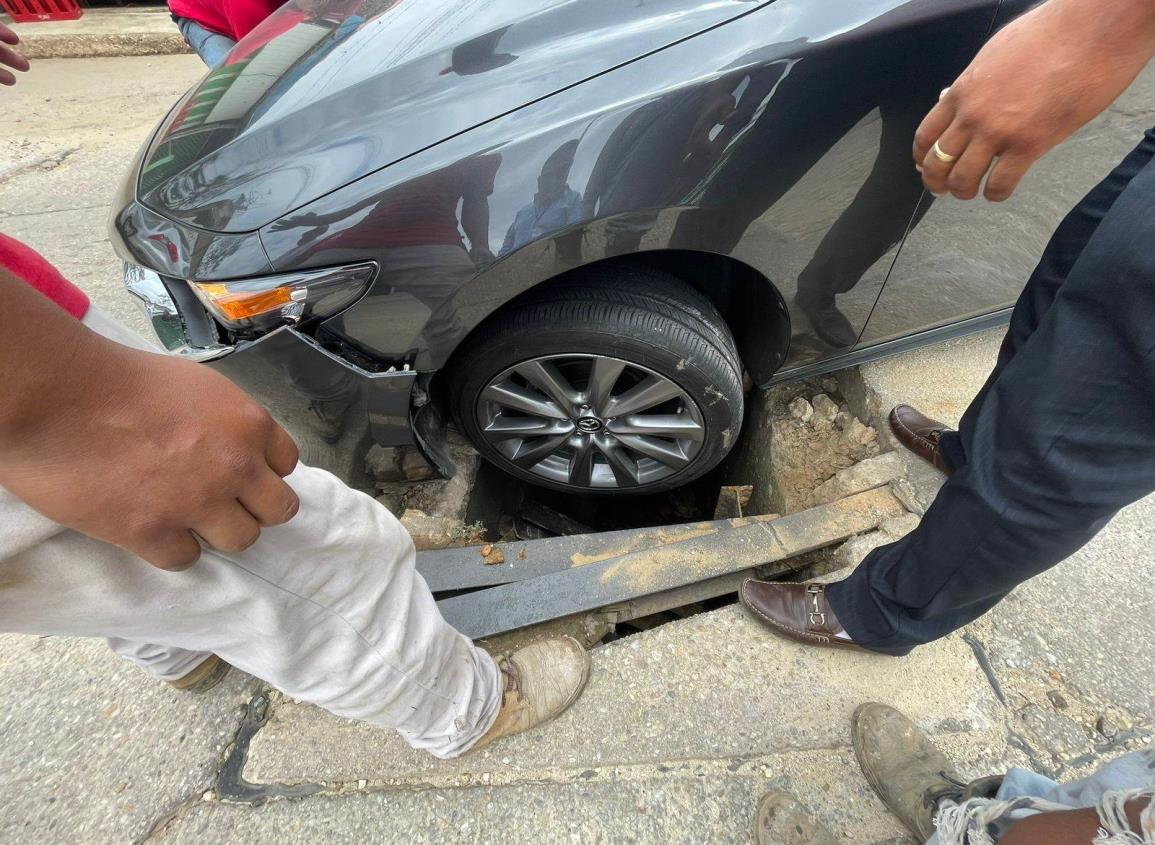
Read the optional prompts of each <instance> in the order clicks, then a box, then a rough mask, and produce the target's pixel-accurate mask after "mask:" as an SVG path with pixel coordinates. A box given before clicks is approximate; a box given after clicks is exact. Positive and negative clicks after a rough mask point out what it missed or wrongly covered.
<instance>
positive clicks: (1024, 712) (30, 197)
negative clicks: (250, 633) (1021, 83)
mask: <svg viewBox="0 0 1155 845" xmlns="http://www.w3.org/2000/svg"><path fill="white" fill-rule="evenodd" d="M201 73H203V68H202V67H201V66H200V64H199V62H198V61H197V60H196V58H195V57H191V56H166V57H144V58H123V59H92V60H63V61H43V62H39V63H37V64H36V65H35V67H34V70H33V72H32V73H31V74H29V75H28V76H27V77H24V78H22V79H21V81H20V85H19V86H18V87H17V88H16V89H15V90H14V91H13V92H6V93H5V94H4V95H3V96H4V97H5V98H6V101H7V102H9V103H12V104H13V106H14V107H12V108H9V109H7V110H5V111H3V112H0V132H2V133H3V137H4V138H5V139H6V141H7V142H8V143H6V145H5V157H4V160H3V161H2V162H0V230H3V231H5V232H6V233H8V234H11V235H13V236H15V237H18V238H21V239H23V240H26V241H28V242H29V243H31V244H32V245H33V246H35V247H37V248H38V249H40V250H42V251H43V252H45V253H46V254H47V255H48V256H50V257H51V258H52V259H53V260H54V261H56V262H57V263H58V264H59V265H60V266H61V267H62V269H63V270H64V271H65V272H66V273H67V274H69V275H70V276H71V277H72V278H74V279H75V280H76V281H77V282H78V283H79V284H80V285H81V286H82V287H84V288H85V289H86V290H87V291H88V292H89V293H90V294H91V296H92V297H93V299H94V300H95V301H96V302H98V303H99V304H100V305H102V306H103V307H105V308H107V309H108V310H110V311H112V312H113V313H114V314H116V315H117V316H119V317H121V318H122V319H125V320H126V321H128V322H129V323H130V324H131V325H134V326H136V327H137V328H139V329H143V321H142V320H141V319H140V317H139V316H138V315H137V313H136V311H135V309H134V308H133V306H132V305H131V304H130V303H129V302H128V299H127V297H126V296H125V295H124V294H123V293H122V292H121V289H120V279H119V262H118V261H117V260H116V258H115V257H114V256H113V255H112V252H111V250H110V248H109V246H108V243H107V237H106V235H105V229H104V226H105V218H106V212H107V208H108V203H109V201H110V198H111V196H112V195H113V192H114V190H115V188H116V186H117V184H118V183H119V180H120V177H121V173H122V171H123V168H124V166H125V164H126V163H127V161H128V160H129V158H130V157H131V155H132V154H133V152H134V151H135V149H136V148H137V146H138V145H139V144H140V143H141V141H142V140H143V139H144V137H145V136H146V134H147V132H148V131H149V129H151V127H152V126H153V125H154V124H155V122H156V121H157V120H158V119H159V118H160V116H161V115H162V114H163V112H164V111H165V110H166V109H167V107H168V106H169V105H170V104H171V103H172V102H173V101H174V100H175V99H176V98H177V96H178V95H179V94H180V93H181V92H182V91H183V90H184V89H185V88H186V87H187V86H188V85H189V84H191V82H193V81H194V80H195V79H196V78H197V77H198V76H199V75H200V74H201ZM997 342H998V333H986V334H983V335H978V336H974V337H971V338H966V339H963V340H958V341H953V342H951V343H947V344H943V345H940V346H936V347H933V348H929V349H925V350H920V351H916V352H913V353H908V354H906V355H903V356H901V357H898V358H893V359H890V360H887V361H883V362H879V363H875V364H870V365H867V366H865V367H863V368H862V369H861V370H860V371H855V372H847V373H844V374H842V376H841V377H840V381H841V383H842V386H843V392H844V393H845V394H846V395H847V396H848V397H851V398H852V400H853V401H854V402H856V403H857V408H856V410H857V411H858V412H859V414H860V415H862V416H864V418H866V419H867V420H868V421H870V419H869V415H870V414H871V413H873V414H875V415H876V419H875V422H877V415H878V414H880V413H881V412H882V411H884V410H885V409H886V408H888V407H889V405H890V404H891V403H892V402H893V401H895V400H898V399H901V400H904V401H911V402H913V403H915V404H922V405H924V406H926V407H927V408H928V409H929V410H932V411H933V412H935V413H936V414H938V415H940V416H941V417H943V418H945V419H947V420H957V418H958V416H959V415H960V414H961V411H962V409H963V408H964V407H965V404H966V402H967V401H968V400H969V398H970V396H972V395H973V393H974V392H975V391H976V390H977V388H978V386H979V385H980V384H981V382H982V379H983V378H984V377H985V375H986V372H987V370H988V369H989V367H990V365H991V363H992V362H993V360H994V356H995V351H996V348H997ZM880 429H881V427H880ZM904 460H907V462H908V473H907V479H906V482H907V483H908V484H909V488H910V489H909V490H908V493H909V495H910V496H911V497H912V499H911V500H912V501H914V500H917V499H919V498H920V497H921V498H922V499H923V500H929V498H930V497H931V496H932V495H933V490H934V488H935V486H936V485H937V484H938V483H939V481H940V479H939V478H938V477H937V476H936V474H935V473H934V472H933V471H931V470H929V469H926V468H925V467H923V466H922V465H920V464H918V463H917V462H915V461H913V460H910V459H908V458H907V457H906V456H905V455H904ZM1153 539H1155V500H1151V499H1148V500H1144V501H1142V502H1139V503H1137V504H1136V505H1134V506H1132V507H1131V508H1128V509H1126V510H1125V511H1123V512H1122V513H1121V514H1120V515H1119V516H1118V517H1117V518H1116V519H1115V520H1114V521H1113V522H1112V523H1111V525H1110V526H1108V528H1107V529H1106V530H1105V531H1104V532H1103V534H1102V535H1101V536H1100V537H1099V538H1097V539H1096V540H1095V541H1094V542H1093V543H1092V544H1091V545H1090V546H1088V547H1087V548H1086V549H1084V550H1083V551H1081V552H1080V553H1078V554H1077V555H1075V556H1074V557H1073V558H1072V559H1071V560H1069V561H1067V562H1065V563H1064V564H1062V565H1060V566H1059V567H1057V568H1056V569H1055V570H1053V571H1052V572H1049V573H1047V574H1046V575H1044V576H1042V577H1040V578H1038V579H1036V580H1035V581H1033V582H1031V583H1030V584H1028V585H1026V586H1024V587H1023V588H1022V589H1020V590H1018V591H1017V592H1016V593H1015V594H1013V595H1012V597H1011V598H1010V599H1008V600H1007V601H1006V602H1005V603H1004V604H1003V605H1001V606H1000V607H998V608H997V609H996V610H995V611H994V612H993V613H992V614H991V615H989V616H988V617H987V618H985V619H983V620H981V621H980V622H978V623H976V624H975V625H972V626H970V627H969V628H968V629H967V630H965V631H963V632H960V633H959V634H956V635H953V636H950V637H947V638H946V639H944V640H942V641H940V642H938V643H935V644H933V645H931V646H928V647H926V648H924V649H920V650H918V651H917V652H915V654H913V655H912V656H911V657H909V658H905V659H902V660H893V659H887V658H880V657H870V656H864V655H854V654H846V653H841V652H817V651H807V650H804V649H802V648H800V647H798V646H795V645H792V644H790V643H787V642H784V641H781V640H777V639H774V638H772V637H769V636H767V635H766V633H765V632H764V631H763V630H762V629H760V628H759V627H758V626H757V625H755V624H754V623H752V622H751V621H750V620H749V619H747V618H746V617H745V616H744V615H743V613H742V612H741V610H740V609H739V608H737V607H727V608H723V609H721V610H717V611H714V612H711V613H707V614H702V615H698V616H695V617H691V618H688V619H685V620H681V621H678V622H674V623H671V624H668V625H665V626H662V627H660V628H656V629H653V630H650V631H647V632H645V633H642V634H638V635H635V636H632V637H628V638H626V639H623V640H619V641H616V642H614V643H611V644H609V645H606V646H602V647H600V648H598V649H596V650H595V652H594V655H593V658H594V673H593V678H592V681H591V684H590V688H589V690H588V692H587V694H586V695H585V697H584V698H583V699H582V700H581V701H580V702H579V703H578V705H577V706H576V707H575V708H574V709H573V710H572V711H571V712H569V713H567V714H566V715H565V716H563V717H562V718H560V719H558V720H557V721H556V722H554V723H552V724H551V725H549V726H548V727H546V728H545V729H543V730H540V731H537V732H534V733H531V734H527V735H523V736H520V737H515V738H512V739H510V740H508V741H506V742H503V743H501V744H499V745H495V746H494V747H492V748H490V749H486V750H484V751H482V752H481V753H479V754H477V755H472V756H469V757H467V758H465V759H464V760H459V761H451V762H441V761H436V760H434V759H432V758H427V757H422V756H421V755H419V754H416V753H415V752H412V751H411V750H409V749H408V748H406V747H405V746H404V745H403V744H402V743H401V742H400V741H399V740H398V739H397V738H396V737H395V736H393V735H392V734H390V733H389V732H386V731H382V730H379V729H375V728H370V727H367V726H364V725H359V724H356V723H352V722H349V721H346V720H342V719H338V718H336V717H333V716H330V715H328V714H326V713H324V712H322V711H320V710H318V709H316V708H314V707H311V706H309V705H305V704H301V703H298V702H294V701H290V700H286V699H283V698H281V697H280V696H279V695H278V694H276V693H272V694H270V695H269V702H268V706H267V708H263V709H262V708H256V709H254V708H252V707H250V706H248V703H249V702H250V701H252V700H254V699H259V698H260V696H261V695H264V694H265V692H264V691H263V688H262V687H261V685H260V683H259V682H257V681H255V680H253V679H249V678H245V677H243V676H240V675H237V674H234V675H233V676H231V677H230V678H229V680H228V681H227V682H226V683H225V684H224V685H223V686H222V687H220V688H218V689H217V690H214V691H213V692H211V693H210V694H208V695H204V696H199V697H196V696H187V695H183V694H181V693H178V692H176V691H174V690H172V689H171V688H169V687H167V686H165V685H163V684H158V683H156V682H154V681H152V680H150V679H149V678H148V677H147V676H145V675H144V674H143V673H142V672H140V671H138V670H136V669H135V668H133V667H131V666H128V665H126V664H123V663H121V662H119V661H118V660H117V659H116V658H114V657H113V656H112V655H111V653H110V652H108V651H107V649H106V648H105V646H104V645H103V643H100V642H96V641H83V640H69V639H63V638H31V637H18V636H10V635H9V636H0V645H2V648H0V655H2V656H0V681H2V682H0V712H2V713H3V714H4V716H3V717H2V718H0V739H2V740H3V742H4V748H5V752H6V758H7V761H8V762H7V765H6V766H5V767H4V769H3V772H2V773H0V839H3V840H5V841H32V840H36V841H44V842H64V841H68V842H128V841H141V840H146V839H147V840H155V841H158V842H193V841H197V842H200V841H210V842H212V841H237V840H241V839H242V838H244V839H248V840H250V841H278V842H315V841H333V842H361V841H368V840H384V841H413V842H463V841H472V842H487V843H489V842H510V843H513V842H527V841H535V842H583V843H585V842H615V843H616V842H639V843H659V842H661V843H669V842H674V843H677V842H695V843H699V842H737V841H748V840H749V838H750V830H751V820H752V817H753V811H754V805H755V802H756V801H757V798H758V797H759V796H760V795H761V794H762V793H763V792H764V791H766V790H768V789H788V790H790V791H792V792H794V793H795V794H796V795H797V796H798V797H799V799H800V800H801V801H802V803H803V804H804V805H806V806H808V807H809V808H810V809H811V810H812V811H814V812H815V813H816V814H817V815H818V816H819V817H820V818H822V819H823V820H824V821H825V822H826V823H827V824H829V825H830V826H831V827H832V828H833V829H834V830H835V832H836V833H837V834H838V835H839V836H840V837H841V838H842V839H843V840H844V841H846V842H855V843H897V842H906V841H908V840H907V839H906V838H905V836H904V834H903V831H902V830H901V829H900V828H899V827H898V825H897V824H896V823H895V821H894V820H893V819H891V818H890V817H889V816H888V815H887V814H886V812H885V811H884V809H883V808H882V806H881V805H880V804H879V802H878V801H877V800H875V799H874V797H873V796H872V794H871V793H870V790H869V787H868V786H867V784H866V782H865V781H864V780H863V779H862V777H861V775H860V774H859V773H858V770H857V767H856V765H855V763H854V759H853V753H852V752H851V750H850V747H849V738H848V734H847V727H846V726H847V718H848V717H849V714H850V713H851V712H852V711H853V709H854V707H855V706H856V705H857V704H858V703H859V702H861V701H863V700H866V699H874V700H881V701H886V702H889V703H892V704H895V705H896V706H899V707H901V708H902V709H903V710H905V711H907V712H908V713H910V714H911V715H912V716H913V717H914V718H915V719H916V721H918V722H919V723H920V724H921V725H923V726H924V727H926V728H927V729H929V730H930V731H931V732H932V733H934V735H935V736H936V737H937V738H938V740H939V741H940V742H941V743H942V744H943V745H944V746H945V747H947V748H948V749H949V751H950V752H951V753H952V754H953V755H955V756H957V757H958V759H959V760H960V762H961V764H962V768H963V770H964V772H965V773H967V774H974V775H977V774H983V773H987V772H990V771H997V770H999V769H1002V768H1005V767H1006V766H1007V765H1010V764H1021V765H1031V766H1034V767H1035V768H1037V769H1039V770H1040V771H1044V772H1049V773H1059V774H1062V775H1069V774H1075V773H1078V772H1081V771H1084V770H1086V769H1087V768H1088V767H1089V766H1091V765H1093V764H1094V762H1095V761H1096V760H1100V759H1104V758H1106V757H1110V756H1114V755H1117V754H1119V753H1121V752H1122V750H1124V749H1125V748H1127V747H1130V746H1133V745H1135V744H1137V743H1142V742H1150V736H1151V733H1152V728H1153V726H1155V701H1153V697H1152V684H1151V680H1150V679H1151V678H1152V677H1155V658H1152V656H1151V654H1150V649H1148V648H1144V647H1143V645H1144V644H1146V643H1149V642H1150V641H1151V637H1152V634H1153V633H1155V631H1153V628H1155V586H1153V585H1155V553H1153V552H1152V540H1153ZM834 577H838V576H837V575H835V576H834ZM1123 632H1125V635H1124V633H1123ZM1136 644H1138V647H1136ZM996 689H997V691H996ZM262 716H263V717H267V721H263V720H262V718H261V717H262ZM243 726H245V727H244V730H245V733H244V734H243V736H242V739H244V738H245V737H247V736H248V734H250V733H251V734H252V736H251V743H250V744H249V745H248V747H247V748H245V744H244V741H242V742H241V743H240V745H239V746H237V745H234V740H235V739H236V737H237V735H238V731H241V730H242V727H243ZM222 776H223V777H224V780H223V781H221V778H222ZM286 785H287V786H289V787H293V786H296V787H299V789H298V791H299V792H307V791H311V790H312V791H314V794H312V795H311V796H309V797H305V798H301V799H299V800H278V799H277V797H276V794H275V793H277V792H278V791H283V790H284V789H285V788H286ZM222 797H223V798H224V799H227V800H222ZM238 798H243V799H245V803H236V799H238Z"/></svg>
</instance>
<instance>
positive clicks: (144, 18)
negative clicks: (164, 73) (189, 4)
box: [5, 8, 191, 60]
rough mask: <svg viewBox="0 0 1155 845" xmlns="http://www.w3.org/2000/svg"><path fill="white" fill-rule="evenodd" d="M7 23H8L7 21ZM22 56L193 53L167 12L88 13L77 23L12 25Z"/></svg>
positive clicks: (71, 57)
mask: <svg viewBox="0 0 1155 845" xmlns="http://www.w3.org/2000/svg"><path fill="white" fill-rule="evenodd" d="M5 20H6V19H5ZM10 26H11V28H12V30H13V31H14V32H15V33H16V34H17V36H19V38H20V47H19V50H20V52H21V53H22V54H23V55H24V56H25V57H27V58H29V59H32V60H36V59H87V58H101V57H114V56H167V55H175V54H179V53H190V52H191V50H189V47H188V45H187V44H186V43H185V40H184V38H183V37H182V36H181V34H180V32H179V31H177V28H176V24H174V23H173V22H172V20H171V18H170V17H169V15H168V11H167V10H166V9H161V8H157V9H144V10H141V9H88V10H86V11H85V13H84V16H83V17H81V18H79V19H78V20H74V21H48V22H43V23H39V22H38V23H23V24H10Z"/></svg>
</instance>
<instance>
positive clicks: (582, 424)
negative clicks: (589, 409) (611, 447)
mask: <svg viewBox="0 0 1155 845" xmlns="http://www.w3.org/2000/svg"><path fill="white" fill-rule="evenodd" d="M577 427H578V431H584V432H585V433H586V434H593V433H594V432H595V431H601V430H602V421H601V420H599V419H598V418H597V417H579V418H578V421H577Z"/></svg>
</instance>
